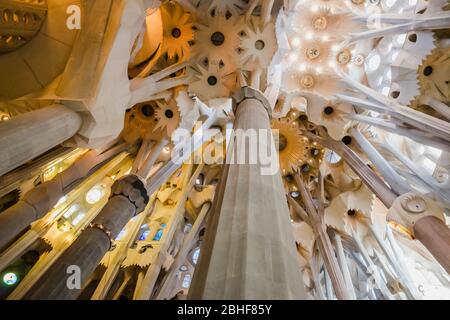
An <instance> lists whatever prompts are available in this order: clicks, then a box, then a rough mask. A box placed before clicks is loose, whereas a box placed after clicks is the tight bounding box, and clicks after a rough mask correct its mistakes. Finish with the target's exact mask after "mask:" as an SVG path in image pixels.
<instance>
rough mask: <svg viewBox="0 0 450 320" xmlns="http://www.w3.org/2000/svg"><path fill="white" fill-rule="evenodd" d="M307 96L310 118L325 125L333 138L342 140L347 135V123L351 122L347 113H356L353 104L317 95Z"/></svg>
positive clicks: (318, 123) (317, 123)
mask: <svg viewBox="0 0 450 320" xmlns="http://www.w3.org/2000/svg"><path fill="white" fill-rule="evenodd" d="M305 98H306V99H307V115H308V119H309V120H310V121H311V122H313V123H315V124H316V125H322V126H325V127H326V128H327V131H328V134H329V135H330V136H331V137H332V138H333V139H335V140H341V139H342V138H343V137H344V136H345V135H346V127H347V125H348V124H350V122H351V120H349V119H348V118H347V117H346V115H347V114H351V113H354V109H353V106H352V105H350V104H346V103H339V102H336V101H332V100H326V99H323V98H321V97H319V96H316V95H309V94H307V95H305Z"/></svg>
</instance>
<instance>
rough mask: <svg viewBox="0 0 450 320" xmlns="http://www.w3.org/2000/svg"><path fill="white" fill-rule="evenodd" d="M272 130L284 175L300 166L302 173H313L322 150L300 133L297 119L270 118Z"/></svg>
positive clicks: (320, 157)
mask: <svg viewBox="0 0 450 320" xmlns="http://www.w3.org/2000/svg"><path fill="white" fill-rule="evenodd" d="M272 131H273V133H274V139H275V143H276V145H277V146H278V151H279V156H280V168H281V171H282V174H283V175H284V176H286V175H289V174H292V173H293V172H295V171H296V170H298V169H299V168H300V170H301V172H302V173H303V174H313V172H314V171H316V170H317V169H318V167H319V164H320V162H321V159H322V156H323V150H322V149H321V148H320V147H319V146H318V145H317V144H316V143H314V142H311V141H310V140H309V139H308V138H306V137H304V136H303V135H302V132H301V131H300V129H299V123H298V121H297V120H293V119H291V118H282V119H274V120H272Z"/></svg>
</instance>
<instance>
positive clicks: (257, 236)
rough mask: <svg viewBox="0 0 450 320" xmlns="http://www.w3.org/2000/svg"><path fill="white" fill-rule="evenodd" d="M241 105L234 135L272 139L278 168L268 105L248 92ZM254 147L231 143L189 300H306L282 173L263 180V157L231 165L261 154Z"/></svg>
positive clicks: (240, 99)
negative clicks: (253, 132) (256, 134)
mask: <svg viewBox="0 0 450 320" xmlns="http://www.w3.org/2000/svg"><path fill="white" fill-rule="evenodd" d="M236 103H237V108H236V120H235V123H234V129H235V130H236V129H241V130H244V131H245V130H248V129H254V130H261V131H260V132H261V133H266V134H268V136H269V137H270V140H269V148H270V150H268V151H264V152H265V153H266V154H267V153H269V154H268V156H269V157H270V163H271V164H277V167H278V161H279V160H278V154H277V152H276V150H275V144H274V140H273V138H272V135H271V127H270V119H269V112H270V107H269V103H268V102H267V99H266V98H265V97H264V96H263V94H262V93H261V92H259V91H257V90H255V89H251V88H248V87H247V88H244V89H242V91H241V92H240V94H238V95H237V97H236ZM239 140H241V141H239ZM258 142H261V134H260V135H259V137H258ZM258 142H256V143H257V144H258ZM251 143H252V142H250V143H249V144H247V143H245V142H244V141H243V140H242V139H239V138H237V139H236V138H234V141H232V142H231V143H230V149H229V153H228V157H227V164H226V165H225V166H224V170H223V174H222V178H221V182H220V186H219V190H218V192H217V194H216V199H215V200H214V206H213V208H212V212H211V213H212V216H211V217H210V220H209V222H208V226H207V232H206V238H205V240H204V244H203V246H202V248H201V257H200V261H199V264H198V266H197V268H196V271H195V274H194V278H193V281H192V285H191V288H190V291H189V296H188V298H190V299H305V297H306V295H305V290H304V284H303V282H302V279H301V275H300V268H299V265H298V261H297V253H296V247H295V240H294V237H293V231H292V225H291V222H290V217H289V209H288V206H287V202H286V197H285V191H284V188H283V183H282V180H281V174H280V171H279V170H278V171H277V172H276V174H267V175H263V174H262V172H263V171H262V169H263V167H264V166H263V164H262V163H261V159H260V157H258V160H257V163H256V164H248V162H246V164H229V163H230V159H236V156H237V157H238V158H240V156H242V154H240V153H241V152H246V154H247V155H248V152H249V151H250V152H256V150H258V148H257V146H255V145H251ZM254 143H255V141H253V144H254ZM260 145H261V144H260ZM255 147H256V148H255ZM266 148H267V146H266ZM266 173H267V172H266Z"/></svg>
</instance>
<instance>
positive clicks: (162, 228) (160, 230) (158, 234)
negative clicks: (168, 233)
mask: <svg viewBox="0 0 450 320" xmlns="http://www.w3.org/2000/svg"><path fill="white" fill-rule="evenodd" d="M166 226H167V225H166V224H165V223H163V224H161V228H160V229H159V230H158V232H156V234H155V237H154V238H153V241H159V240H161V238H162V236H163V233H164V228H165V227H166Z"/></svg>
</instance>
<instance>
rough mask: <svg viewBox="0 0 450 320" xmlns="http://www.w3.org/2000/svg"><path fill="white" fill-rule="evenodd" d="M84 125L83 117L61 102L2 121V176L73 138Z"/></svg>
mask: <svg viewBox="0 0 450 320" xmlns="http://www.w3.org/2000/svg"><path fill="white" fill-rule="evenodd" d="M81 124H82V119H81V116H80V115H79V114H78V113H76V112H75V111H73V110H71V109H69V108H67V107H65V106H63V105H61V104H54V105H52V106H49V107H46V108H43V109H39V110H36V111H32V112H28V113H25V114H22V115H20V116H17V117H14V118H12V119H11V120H8V121H2V122H0V150H1V152H0V176H1V175H3V174H5V173H7V172H9V171H11V170H13V169H15V168H17V167H19V166H21V165H22V164H24V163H26V162H27V161H30V160H32V159H34V158H36V157H37V156H39V155H41V154H43V153H44V152H46V151H48V150H50V149H51V148H53V147H55V146H57V145H58V144H60V143H62V142H64V141H66V140H67V139H69V138H71V137H72V136H73V135H75V134H76V133H77V132H78V130H79V129H80V128H81Z"/></svg>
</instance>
